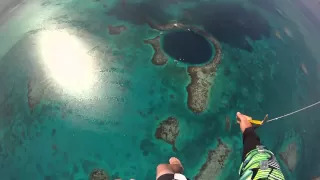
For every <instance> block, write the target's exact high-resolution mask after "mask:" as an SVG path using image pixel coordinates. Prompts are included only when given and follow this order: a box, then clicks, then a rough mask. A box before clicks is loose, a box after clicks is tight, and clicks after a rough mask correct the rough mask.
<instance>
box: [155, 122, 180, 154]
mask: <svg viewBox="0 0 320 180" xmlns="http://www.w3.org/2000/svg"><path fill="white" fill-rule="evenodd" d="M178 135H179V122H178V120H177V119H176V118H174V117H169V118H168V119H166V120H164V121H162V122H161V123H160V124H159V126H158V128H157V130H156V132H155V137H156V138H157V139H161V140H163V141H165V142H167V143H168V144H171V145H172V149H173V151H177V148H176V146H175V144H176V139H177V137H178Z"/></svg>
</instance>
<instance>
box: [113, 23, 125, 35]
mask: <svg viewBox="0 0 320 180" xmlns="http://www.w3.org/2000/svg"><path fill="white" fill-rule="evenodd" d="M127 29H128V28H127V27H126V26H125V25H119V26H112V25H109V26H108V30H109V34H110V35H117V34H121V33H122V32H123V31H126V30H127Z"/></svg>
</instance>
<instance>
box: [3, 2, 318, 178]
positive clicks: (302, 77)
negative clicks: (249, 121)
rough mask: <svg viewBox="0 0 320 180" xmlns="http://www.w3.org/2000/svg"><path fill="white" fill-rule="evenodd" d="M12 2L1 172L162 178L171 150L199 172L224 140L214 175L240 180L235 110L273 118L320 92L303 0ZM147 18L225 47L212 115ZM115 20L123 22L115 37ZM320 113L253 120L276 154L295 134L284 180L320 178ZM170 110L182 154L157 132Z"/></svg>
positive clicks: (7, 16) (314, 37) (6, 32)
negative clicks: (156, 46) (193, 98)
mask: <svg viewBox="0 0 320 180" xmlns="http://www.w3.org/2000/svg"><path fill="white" fill-rule="evenodd" d="M316 5H318V4H315V6H316ZM318 6H319V5H318ZM8 7H9V8H7V10H4V13H1V19H0V22H1V24H0V39H1V46H0V75H1V76H0V174H1V178H0V179H4V180H7V179H8V180H11V179H79V180H80V179H88V177H89V174H90V172H91V171H92V170H93V169H94V168H101V169H104V170H105V171H106V172H107V173H108V175H109V176H110V179H115V178H122V179H130V178H133V179H137V180H140V179H154V178H155V168H156V166H157V164H159V163H165V162H167V161H168V159H169V158H170V157H171V156H176V157H178V158H180V159H181V161H182V162H183V164H184V167H185V170H186V174H187V175H188V176H189V177H191V178H193V177H195V176H196V175H197V174H198V172H199V170H200V168H201V166H202V165H203V164H204V162H205V161H206V159H207V155H208V152H209V151H210V150H213V149H214V148H215V147H216V145H217V142H218V141H217V140H218V139H221V140H222V141H223V142H224V143H225V144H226V145H227V146H228V147H229V148H230V149H231V150H232V152H231V154H230V156H229V158H228V159H227V160H226V162H225V166H224V168H223V169H222V171H221V172H220V173H219V174H217V175H215V176H216V178H217V179H237V178H238V174H237V171H238V168H239V165H240V163H241V162H240V161H241V151H242V140H241V133H240V131H239V127H238V125H237V124H236V121H235V113H236V112H237V111H241V112H243V113H246V114H249V115H251V116H253V117H256V118H258V119H261V118H263V117H264V116H265V114H269V117H271V118H272V117H276V116H279V115H282V114H284V113H287V112H290V111H292V110H296V109H298V108H300V107H303V106H305V105H308V104H311V103H314V102H315V101H318V100H320V89H319V83H318V82H319V77H320V76H319V74H318V72H319V70H320V66H319V64H318V61H319V58H320V52H319V51H318V46H319V39H320V34H319V30H320V26H319V25H318V24H317V23H316V21H320V20H318V19H314V17H313V15H312V13H311V12H309V11H308V9H306V8H305V6H304V5H303V3H301V1H299V0H288V1H282V0H281V1H280V0H279V1H276V0H274V1H271V0H269V1H267V0H228V1H222V0H221V1H220V0H210V1H208V0H207V1H201V0H188V1H182V0H181V1H179V0H176V1H170V0H121V1H120V0H119V1H116V0H109V1H107V0H92V1H90V0H56V1H53V0H30V1H23V2H21V3H20V4H19V5H18V6H15V5H12V6H8ZM146 18H149V19H152V20H153V21H154V22H157V23H168V22H176V21H178V22H183V23H185V24H192V25H194V26H198V27H201V28H203V29H205V30H206V31H207V32H209V33H211V34H212V35H213V36H215V37H216V38H217V39H218V40H219V42H220V43H221V47H222V53H223V57H222V60H221V64H220V65H219V66H218V70H217V76H216V77H215V79H214V80H213V82H214V83H213V86H212V90H211V92H210V99H209V106H208V108H207V110H206V111H205V112H203V113H200V114H195V113H193V112H192V111H190V110H189V109H188V107H187V91H186V87H187V85H188V84H189V82H190V77H189V76H188V73H187V66H188V65H187V64H184V63H182V62H179V63H178V64H176V63H175V62H174V59H172V58H169V61H168V63H167V64H166V65H164V66H155V65H154V64H152V62H151V59H152V56H153V53H154V51H153V49H152V47H151V46H150V45H148V44H145V43H144V40H146V39H151V38H154V37H155V36H157V35H159V32H158V31H156V30H153V29H151V28H150V27H149V26H148V25H147V23H146ZM110 25H112V26H118V25H124V26H126V30H124V31H122V32H121V33H120V34H116V35H111V34H109V29H108V26H110ZM195 43H196V42H195ZM213 53H214V51H213ZM199 56H200V55H199ZM319 115H320V113H319V107H316V108H313V109H310V110H308V111H305V112H302V113H300V114H297V115H295V116H292V117H289V118H286V119H283V120H280V121H275V122H272V123H270V124H266V125H264V126H263V127H261V128H259V129H258V131H257V132H258V134H259V135H260V137H261V140H262V142H263V143H264V144H265V145H266V146H267V147H269V148H270V149H271V150H272V151H273V152H274V153H275V154H276V155H277V157H278V158H279V160H280V157H279V153H280V152H283V151H284V150H285V148H286V147H287V145H288V144H290V143H295V144H296V145H297V147H298V148H297V156H295V158H296V159H295V160H296V162H297V163H296V166H295V168H294V170H292V171H290V170H289V169H288V167H287V166H286V164H285V163H284V162H283V161H281V160H280V164H281V167H282V169H283V171H284V174H285V176H286V177H287V179H311V178H312V177H316V176H320V164H319V162H318V160H317V159H320V155H319V153H315V152H318V151H319V150H320V146H319V143H317V137H318V136H319V135H320V132H319V131H318V127H320V121H319ZM168 117H175V118H177V119H178V121H179V128H180V133H179V136H178V138H177V140H176V147H177V151H173V150H172V147H171V145H169V144H167V143H166V142H164V141H160V140H158V139H156V138H155V136H154V134H155V130H156V128H157V126H158V125H159V123H160V122H161V121H162V120H165V119H167V118H168ZM227 118H229V119H230V121H231V126H230V129H227V128H226V119H227Z"/></svg>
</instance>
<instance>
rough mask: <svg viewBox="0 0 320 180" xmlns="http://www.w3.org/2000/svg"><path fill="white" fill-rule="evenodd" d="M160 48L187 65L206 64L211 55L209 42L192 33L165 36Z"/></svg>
mask: <svg viewBox="0 0 320 180" xmlns="http://www.w3.org/2000/svg"><path fill="white" fill-rule="evenodd" d="M162 48H163V50H164V52H165V53H167V54H168V55H169V56H171V57H172V58H174V59H176V60H178V61H180V62H184V63H187V64H202V63H206V62H208V61H209V60H210V59H211V57H212V53H213V49H212V46H211V44H210V42H209V41H207V40H206V39H205V37H203V36H201V35H199V34H197V33H195V32H192V31H173V32H169V33H167V34H165V35H164V37H163V40H162Z"/></svg>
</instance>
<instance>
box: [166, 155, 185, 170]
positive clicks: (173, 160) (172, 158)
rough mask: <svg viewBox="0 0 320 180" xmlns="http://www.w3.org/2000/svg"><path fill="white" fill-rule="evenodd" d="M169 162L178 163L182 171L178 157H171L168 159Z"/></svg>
mask: <svg viewBox="0 0 320 180" xmlns="http://www.w3.org/2000/svg"><path fill="white" fill-rule="evenodd" d="M169 164H174V165H178V166H179V167H180V168H181V172H182V171H183V166H182V164H181V162H180V160H179V159H178V158H175V157H171V158H170V159H169Z"/></svg>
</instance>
